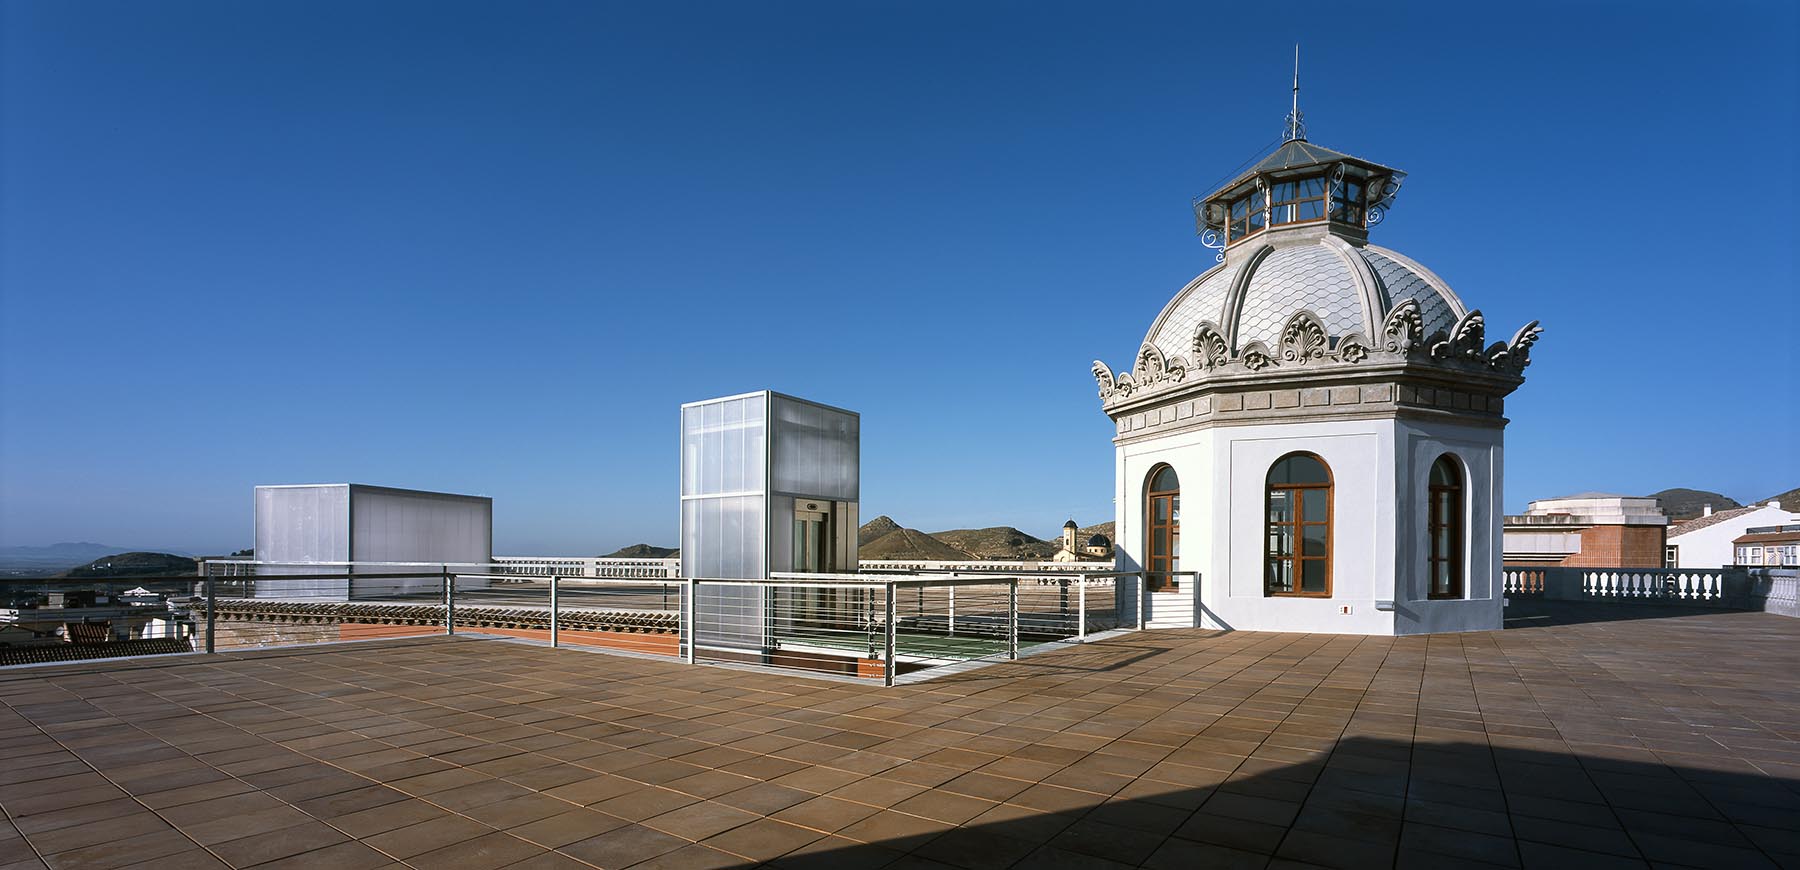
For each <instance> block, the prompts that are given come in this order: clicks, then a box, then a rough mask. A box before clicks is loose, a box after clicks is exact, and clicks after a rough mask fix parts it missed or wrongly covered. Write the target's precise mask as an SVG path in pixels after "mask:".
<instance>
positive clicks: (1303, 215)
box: [1294, 199, 1325, 221]
mask: <svg viewBox="0 0 1800 870" xmlns="http://www.w3.org/2000/svg"><path fill="white" fill-rule="evenodd" d="M1297 211H1298V214H1297V215H1296V216H1295V218H1294V219H1295V220H1302V221H1316V220H1318V219H1319V218H1322V217H1324V216H1325V200H1322V199H1309V200H1307V201H1305V202H1303V203H1300V206H1299V208H1298V210H1297Z"/></svg>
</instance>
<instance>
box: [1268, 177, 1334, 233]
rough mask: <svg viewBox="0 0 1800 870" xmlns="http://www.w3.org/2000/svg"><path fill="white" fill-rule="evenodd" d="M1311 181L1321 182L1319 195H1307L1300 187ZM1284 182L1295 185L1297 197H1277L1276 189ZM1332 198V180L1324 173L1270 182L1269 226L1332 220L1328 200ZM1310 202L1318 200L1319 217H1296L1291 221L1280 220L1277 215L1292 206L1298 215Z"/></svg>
mask: <svg viewBox="0 0 1800 870" xmlns="http://www.w3.org/2000/svg"><path fill="white" fill-rule="evenodd" d="M1309 181H1317V182H1318V183H1319V195H1318V196H1305V195H1304V194H1303V193H1302V191H1301V189H1300V188H1301V185H1303V184H1306V183H1307V182H1309ZM1284 184H1291V185H1293V187H1294V194H1293V195H1294V196H1295V197H1296V198H1295V199H1285V200H1279V201H1278V200H1276V199H1275V195H1276V191H1278V190H1280V189H1281V186H1282V185H1284ZM1330 198H1331V180H1330V179H1328V178H1326V177H1325V176H1323V175H1302V176H1299V177H1297V178H1284V179H1282V180H1280V181H1273V182H1270V183H1269V226H1271V227H1285V226H1291V225H1293V224H1311V223H1318V222H1320V221H1324V220H1330V219H1331V207H1330V203H1328V202H1327V201H1326V200H1328V199H1330ZM1309 202H1316V203H1318V204H1319V216H1318V217H1295V218H1294V219H1293V220H1291V221H1286V220H1279V219H1277V218H1276V215H1278V214H1282V213H1284V212H1285V210H1286V209H1287V208H1288V207H1290V206H1291V207H1293V209H1294V212H1295V214H1296V215H1298V214H1299V211H1300V207H1301V206H1303V205H1305V204H1307V203H1309Z"/></svg>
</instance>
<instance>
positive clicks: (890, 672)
mask: <svg viewBox="0 0 1800 870" xmlns="http://www.w3.org/2000/svg"><path fill="white" fill-rule="evenodd" d="M883 658H884V659H885V661H884V662H883V666H882V674H883V676H882V684H883V685H888V686H891V685H893V684H894V671H895V670H896V668H895V666H894V581H892V580H889V581H888V582H887V653H886V655H885V656H884V657H883Z"/></svg>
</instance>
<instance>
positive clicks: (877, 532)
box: [856, 514, 900, 547]
mask: <svg viewBox="0 0 1800 870" xmlns="http://www.w3.org/2000/svg"><path fill="white" fill-rule="evenodd" d="M898 531H900V524H899V523H896V522H894V518H893V517H890V516H888V515H887V514H882V515H881V516H878V517H876V518H874V519H872V520H870V521H868V522H866V523H863V524H862V528H860V529H857V530H856V545H857V546H858V547H866V546H868V545H869V542H870V541H874V540H878V539H880V538H882V537H884V536H886V535H891V534H893V533H894V532H898Z"/></svg>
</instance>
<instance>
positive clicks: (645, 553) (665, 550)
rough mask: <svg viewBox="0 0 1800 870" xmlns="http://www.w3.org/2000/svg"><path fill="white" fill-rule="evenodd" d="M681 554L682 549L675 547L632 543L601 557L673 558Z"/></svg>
mask: <svg viewBox="0 0 1800 870" xmlns="http://www.w3.org/2000/svg"><path fill="white" fill-rule="evenodd" d="M679 555H681V551H680V550H678V549H675V548H673V547H652V546H650V545H649V544H632V545H631V546H629V547H620V548H619V549H617V550H614V551H612V552H610V553H607V554H606V555H604V556H601V557H600V558H602V559H673V558H675V557H676V556H679Z"/></svg>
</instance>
